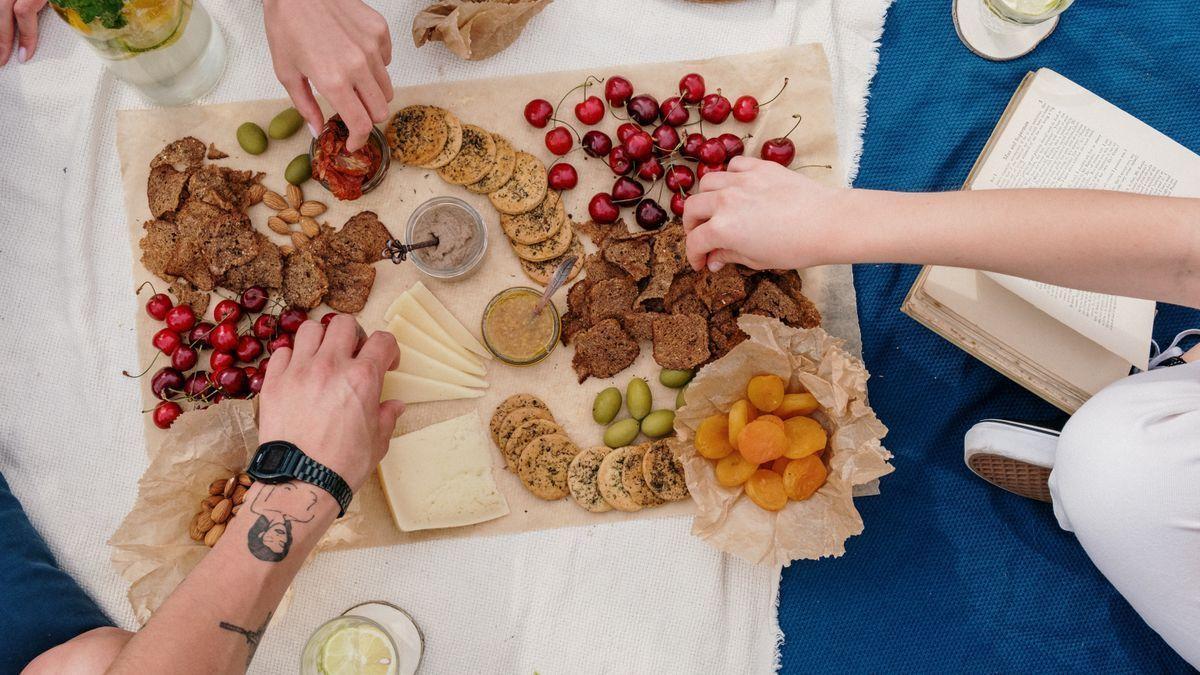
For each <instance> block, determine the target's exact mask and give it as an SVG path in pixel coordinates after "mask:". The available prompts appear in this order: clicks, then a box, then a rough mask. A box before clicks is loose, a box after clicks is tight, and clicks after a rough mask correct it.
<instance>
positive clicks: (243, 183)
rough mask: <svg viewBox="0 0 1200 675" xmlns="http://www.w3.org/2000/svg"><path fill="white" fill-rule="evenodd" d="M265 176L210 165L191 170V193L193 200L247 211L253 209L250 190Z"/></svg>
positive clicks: (189, 195)
mask: <svg viewBox="0 0 1200 675" xmlns="http://www.w3.org/2000/svg"><path fill="white" fill-rule="evenodd" d="M262 178H263V174H262V173H255V172H253V171H238V170H235V169H229V168H226V167H223V166H213V165H208V166H204V167H201V168H199V169H196V170H194V171H191V172H190V174H189V176H188V183H187V190H188V197H189V199H195V200H199V201H202V202H204V203H206V204H209V205H210V206H215V207H216V208H218V209H221V210H222V211H230V212H234V211H238V212H241V211H245V210H246V209H247V208H249V207H250V206H251V204H250V202H251V196H250V187H251V186H252V185H254V184H256V183H259V182H261V181H262Z"/></svg>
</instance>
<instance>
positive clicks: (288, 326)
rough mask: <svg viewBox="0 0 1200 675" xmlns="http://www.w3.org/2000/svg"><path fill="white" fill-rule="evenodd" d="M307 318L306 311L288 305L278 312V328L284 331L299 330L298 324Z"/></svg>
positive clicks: (293, 331)
mask: <svg viewBox="0 0 1200 675" xmlns="http://www.w3.org/2000/svg"><path fill="white" fill-rule="evenodd" d="M307 320H308V312H306V311H304V310H302V309H296V308H295V307H288V308H287V309H285V310H283V311H282V312H280V313H279V330H282V331H283V332H285V333H295V332H296V331H298V330H300V324H302V323H304V322H305V321H307Z"/></svg>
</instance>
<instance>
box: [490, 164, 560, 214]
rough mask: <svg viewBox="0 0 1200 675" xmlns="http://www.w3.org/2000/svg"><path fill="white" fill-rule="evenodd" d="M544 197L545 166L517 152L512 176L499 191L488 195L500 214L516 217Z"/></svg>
mask: <svg viewBox="0 0 1200 675" xmlns="http://www.w3.org/2000/svg"><path fill="white" fill-rule="evenodd" d="M545 197H546V166H545V165H544V164H542V162H541V160H539V159H538V158H537V157H534V156H533V155H531V154H529V153H527V152H518V153H517V159H516V164H515V167H514V169H513V176H512V178H510V179H509V180H508V182H507V183H505V184H504V186H503V187H501V188H500V189H499V190H496V191H495V192H492V193H489V194H488V199H489V200H490V201H491V202H492V206H493V207H495V209H496V210H497V211H499V212H500V213H507V214H510V215H516V214H518V213H525V212H526V211H529V210H531V209H533V208H534V207H535V206H537V205H538V204H539V203H541V201H542V199H544V198H545Z"/></svg>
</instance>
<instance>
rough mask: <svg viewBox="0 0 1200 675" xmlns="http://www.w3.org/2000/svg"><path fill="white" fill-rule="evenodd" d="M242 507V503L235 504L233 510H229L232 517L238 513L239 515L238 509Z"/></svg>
mask: <svg viewBox="0 0 1200 675" xmlns="http://www.w3.org/2000/svg"><path fill="white" fill-rule="evenodd" d="M240 508H242V505H241V504H234V505H233V510H231V511H230V512H229V517H230V518H232V517H234V516H236V515H237V512H238V509H240Z"/></svg>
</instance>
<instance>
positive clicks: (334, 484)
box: [250, 441, 354, 518]
mask: <svg viewBox="0 0 1200 675" xmlns="http://www.w3.org/2000/svg"><path fill="white" fill-rule="evenodd" d="M267 446H274V447H275V448H278V447H279V446H283V447H285V448H286V449H287V454H286V455H285V456H284V458H283V460H282V461H281V463H280V466H279V469H278V470H277V471H276V472H275V473H276V475H278V476H286V477H287V478H291V479H294V480H298V481H301V482H304V483H308V484H309V485H312V486H314V487H318V488H321V489H322V490H324V491H326V492H328V493H329V494H330V496H332V497H333V498H334V500H335V501H337V503H338V509H339V511H338V518H341V517H342V516H344V515H346V509H347V508H349V506H350V500H351V499H353V498H354V492H353V490H351V489H350V486H349V485H348V484H347V483H346V481H345V479H343V478H342V477H341V476H340V475H338V472H336V471H334V470H333V469H330V468H329V467H327V466H325V465H324V464H322V463H320V462H318V461H317V460H315V459H313V458H312V457H309V456H308V455H307V454H305V452H304V451H303V450H301V449H300V448H298V447H296V445H295V444H293V443H289V442H287V441H268V442H266V443H263V444H262V445H259V446H258V452H262V451H263V450H264V449H265V448H266V447H267ZM254 464H255V463H254V462H251V469H253V468H254ZM250 474H251V475H252V476H254V471H251V472H250ZM254 478H256V479H258V478H259V476H254Z"/></svg>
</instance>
